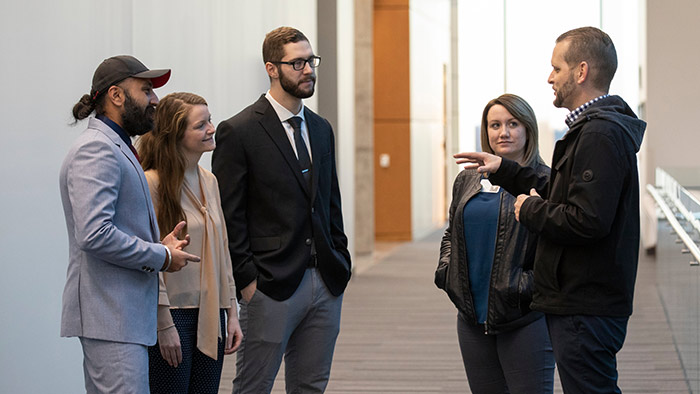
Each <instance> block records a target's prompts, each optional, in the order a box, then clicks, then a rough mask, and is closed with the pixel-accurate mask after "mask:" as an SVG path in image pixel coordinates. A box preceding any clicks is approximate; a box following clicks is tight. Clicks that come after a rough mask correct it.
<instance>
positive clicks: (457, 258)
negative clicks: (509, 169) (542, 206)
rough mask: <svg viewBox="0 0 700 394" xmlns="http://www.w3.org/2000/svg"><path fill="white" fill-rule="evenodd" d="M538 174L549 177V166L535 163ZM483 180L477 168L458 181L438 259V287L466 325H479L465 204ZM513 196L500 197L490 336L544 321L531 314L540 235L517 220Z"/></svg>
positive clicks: (490, 298)
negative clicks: (465, 320)
mask: <svg viewBox="0 0 700 394" xmlns="http://www.w3.org/2000/svg"><path fill="white" fill-rule="evenodd" d="M534 170H535V171H536V173H537V174H539V175H541V176H543V177H546V176H548V175H549V168H548V167H547V166H545V165H543V164H539V165H536V167H535V169H534ZM480 180H481V176H480V174H478V173H477V172H476V170H473V169H467V170H464V171H462V172H461V173H460V174H459V175H458V176H457V178H456V179H455V182H454V186H453V190H452V203H451V205H450V219H449V225H448V227H447V229H446V230H445V234H444V236H443V237H442V243H441V245H440V261H439V263H438V267H437V270H436V272H435V284H436V285H437V287H439V288H441V289H443V290H445V292H447V295H448V296H449V297H450V299H451V300H452V302H453V303H454V304H455V306H456V307H457V309H458V310H459V311H460V312H462V313H463V314H464V315H465V316H466V318H467V319H468V321H470V322H471V323H472V324H473V325H478V324H479V322H477V319H476V315H475V312H474V303H473V300H472V293H471V289H470V287H469V268H468V264H469V261H468V258H467V250H466V245H465V239H464V216H463V214H462V213H463V211H464V206H465V205H466V204H467V202H468V201H469V199H471V198H472V197H473V196H474V195H476V194H477V193H479V191H480V190H481V183H480ZM514 202H515V198H514V197H513V196H512V195H510V194H509V193H508V192H505V191H504V192H503V193H501V201H500V212H499V216H498V228H497V237H496V244H495V248H494V257H493V266H492V268H491V278H490V284H489V294H488V303H487V317H486V324H485V325H484V329H485V332H486V334H493V335H495V334H499V333H501V332H504V331H509V330H512V329H515V328H518V327H522V326H524V325H526V324H528V323H530V322H533V321H535V320H536V319H538V318H540V317H542V314H541V313H538V312H533V311H531V310H530V307H529V305H530V301H531V300H532V288H533V283H532V281H533V274H532V266H533V261H534V258H535V245H536V240H537V236H536V235H535V234H533V233H532V232H530V231H529V230H528V229H527V228H525V226H522V225H520V223H518V222H517V221H516V220H515V214H514V207H513V203H514Z"/></svg>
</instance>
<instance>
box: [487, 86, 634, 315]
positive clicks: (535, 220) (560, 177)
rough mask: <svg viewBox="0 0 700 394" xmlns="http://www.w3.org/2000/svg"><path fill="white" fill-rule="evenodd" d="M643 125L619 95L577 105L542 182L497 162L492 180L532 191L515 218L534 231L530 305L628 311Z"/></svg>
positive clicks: (563, 311)
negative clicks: (581, 107)
mask: <svg viewBox="0 0 700 394" xmlns="http://www.w3.org/2000/svg"><path fill="white" fill-rule="evenodd" d="M645 128H646V123H645V122H644V121H642V120H640V119H638V118H637V116H636V115H635V114H634V112H633V111H632V110H631V109H630V107H629V106H628V105H627V103H625V102H624V100H622V98H620V97H619V96H610V97H607V98H604V99H601V100H600V101H598V102H597V103H595V104H593V105H592V106H591V107H590V108H588V109H587V110H585V111H584V112H583V113H582V114H581V115H580V117H579V118H578V119H577V120H576V121H575V122H574V123H573V124H572V125H571V128H570V129H569V131H568V132H567V133H566V135H564V137H563V138H562V139H561V140H560V141H558V142H557V143H556V145H555V147H554V156H553V159H552V174H551V177H550V178H549V180H548V179H546V178H545V177H541V176H539V175H538V174H536V173H535V172H534V171H532V170H531V169H529V168H524V167H520V166H519V165H518V164H517V163H515V162H513V161H510V160H503V162H502V163H501V167H500V168H499V169H498V171H497V172H496V173H494V174H492V175H491V177H490V180H491V182H492V183H493V184H497V185H501V186H503V187H504V188H505V189H506V190H508V191H509V192H511V193H513V194H515V195H517V194H520V193H526V194H529V193H528V191H529V190H530V188H532V187H534V188H536V190H537V192H538V193H539V194H540V195H541V196H542V197H543V198H538V197H534V198H528V199H527V200H525V202H524V203H523V205H522V207H521V210H520V222H521V223H522V224H523V225H525V226H526V227H527V228H528V229H530V230H531V231H533V232H535V233H537V234H539V236H540V237H539V241H538V244H537V253H536V256H535V273H536V274H535V293H534V295H533V302H532V305H531V308H532V309H534V310H538V311H542V312H545V313H551V314H559V315H572V314H583V315H600V316H619V317H624V316H629V315H631V314H632V297H633V294H634V282H635V278H636V275H637V261H638V258H639V256H638V253H639V177H638V172H637V157H636V153H637V152H638V151H639V146H640V145H641V143H642V138H643V136H644V129H645Z"/></svg>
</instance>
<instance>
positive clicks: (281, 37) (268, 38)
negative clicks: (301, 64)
mask: <svg viewBox="0 0 700 394" xmlns="http://www.w3.org/2000/svg"><path fill="white" fill-rule="evenodd" d="M299 41H306V42H308V41H309V39H308V38H306V36H305V35H304V33H302V32H300V31H299V30H297V29H295V28H293V27H287V26H282V27H278V28H276V29H275V30H273V31H271V32H269V33H267V35H265V41H263V47H262V52H263V53H262V54H263V62H265V63H267V62H279V61H281V60H282V58H283V57H284V46H285V45H286V44H289V43H290V42H299Z"/></svg>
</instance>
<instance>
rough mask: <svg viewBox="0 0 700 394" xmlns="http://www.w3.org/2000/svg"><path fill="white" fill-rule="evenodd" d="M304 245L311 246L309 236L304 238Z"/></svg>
mask: <svg viewBox="0 0 700 394" xmlns="http://www.w3.org/2000/svg"><path fill="white" fill-rule="evenodd" d="M304 243H305V244H306V246H311V238H306V241H304Z"/></svg>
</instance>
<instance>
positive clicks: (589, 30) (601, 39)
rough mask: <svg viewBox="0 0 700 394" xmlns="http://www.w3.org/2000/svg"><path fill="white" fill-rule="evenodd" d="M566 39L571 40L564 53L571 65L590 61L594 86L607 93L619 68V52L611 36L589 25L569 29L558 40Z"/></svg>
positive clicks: (558, 41)
mask: <svg viewBox="0 0 700 394" xmlns="http://www.w3.org/2000/svg"><path fill="white" fill-rule="evenodd" d="M566 40H568V41H569V50H568V51H567V52H566V54H565V55H564V60H565V61H566V63H567V64H568V65H569V66H571V67H573V66H575V65H577V64H579V63H580V62H584V61H585V62H586V63H588V67H589V73H590V74H589V75H590V77H591V81H592V82H593V86H594V87H596V88H597V89H600V90H602V91H604V92H606V93H607V92H608V90H609V89H610V82H612V79H613V77H614V76H615V71H616V70H617V52H616V51H615V45H614V44H613V42H612V39H610V36H608V35H607V34H606V33H605V32H604V31H602V30H600V29H597V28H595V27H590V26H589V27H579V28H578V29H573V30H569V31H567V32H566V33H564V34H562V35H560V36H559V38H557V41H556V42H557V44H558V43H560V42H562V41H566Z"/></svg>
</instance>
